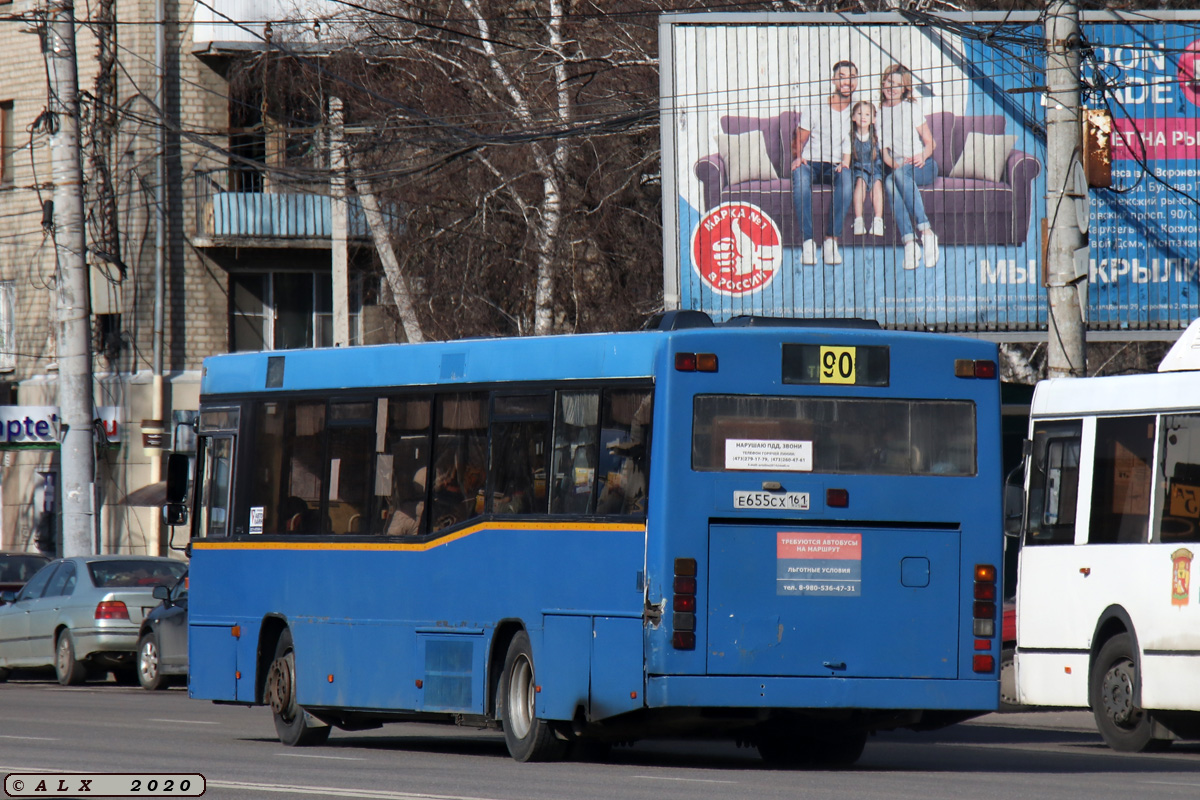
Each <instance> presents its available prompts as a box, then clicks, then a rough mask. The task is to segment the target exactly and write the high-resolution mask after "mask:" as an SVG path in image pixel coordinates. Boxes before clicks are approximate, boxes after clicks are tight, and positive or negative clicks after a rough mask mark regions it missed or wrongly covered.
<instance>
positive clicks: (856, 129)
mask: <svg viewBox="0 0 1200 800" xmlns="http://www.w3.org/2000/svg"><path fill="white" fill-rule="evenodd" d="M850 122H851V128H852V130H851V132H850V147H849V148H848V151H847V153H846V158H847V159H848V160H849V164H848V166H849V167H850V168H851V170H852V173H851V175H852V179H853V182H854V234H855V235H856V236H862V235H864V234H866V232H867V226H866V224H865V223H864V221H863V206H864V205H865V203H866V198H867V193H868V192H870V193H871V210H872V212H873V216H874V219H873V220H872V221H871V235H872V236H883V153H882V151H881V150H880V149H879V135H878V134H877V133H876V131H875V106H873V105H871V103H870V102H868V101H866V100H860V101H858V102H857V103H855V104H854V107H853V108H852V109H851V110H850Z"/></svg>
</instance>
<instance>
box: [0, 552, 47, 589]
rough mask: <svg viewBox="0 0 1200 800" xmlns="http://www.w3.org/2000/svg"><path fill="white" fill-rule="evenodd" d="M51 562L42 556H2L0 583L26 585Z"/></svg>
mask: <svg viewBox="0 0 1200 800" xmlns="http://www.w3.org/2000/svg"><path fill="white" fill-rule="evenodd" d="M49 560H50V559H48V558H43V557H42V556H0V582H3V583H25V582H26V581H27V580H29V579H30V578H32V577H33V573H35V572H37V571H38V570H39V569H41V568H42V567H44V566H46V564H47V563H49Z"/></svg>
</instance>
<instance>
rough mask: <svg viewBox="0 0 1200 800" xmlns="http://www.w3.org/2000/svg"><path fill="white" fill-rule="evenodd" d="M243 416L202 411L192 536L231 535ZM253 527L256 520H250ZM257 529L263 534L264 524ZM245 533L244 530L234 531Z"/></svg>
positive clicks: (236, 412) (232, 411)
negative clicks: (236, 454) (235, 463)
mask: <svg viewBox="0 0 1200 800" xmlns="http://www.w3.org/2000/svg"><path fill="white" fill-rule="evenodd" d="M240 418H241V415H240V411H239V409H236V408H217V409H204V410H202V411H201V412H200V431H199V433H200V436H199V439H198V440H197V450H196V475H197V478H198V489H199V493H198V494H197V496H196V511H195V514H196V517H195V522H194V526H195V527H194V528H193V536H201V537H207V536H228V535H229V534H230V533H231V531H230V527H229V523H230V518H229V517H230V513H231V510H232V508H233V506H232V501H233V481H232V478H233V457H234V442H235V439H236V435H237V430H238V423H239V421H240ZM250 524H251V526H252V527H253V525H254V521H253V520H251V521H250ZM258 524H259V528H258V530H250V531H249V532H250V533H262V527H261V525H262V523H261V521H259V523H258ZM232 532H233V533H239V534H244V533H246V532H247V531H246V530H245V529H238V530H236V531H232Z"/></svg>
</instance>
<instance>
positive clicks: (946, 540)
mask: <svg viewBox="0 0 1200 800" xmlns="http://www.w3.org/2000/svg"><path fill="white" fill-rule="evenodd" d="M664 356H665V359H666V364H665V365H664V368H663V369H662V370H661V371H660V372H659V373H658V387H657V403H658V408H657V413H656V429H655V436H656V439H657V442H656V446H655V451H656V458H655V463H654V468H653V471H652V474H651V480H652V482H653V488H654V489H655V491H654V492H653V493H652V496H653V497H654V498H655V500H656V502H655V503H653V504H652V507H651V509H650V511H649V519H648V530H649V536H648V539H647V577H648V580H647V597H646V604H647V616H648V625H647V636H646V648H647V649H646V670H647V675H646V705H647V707H648V709H649V710H651V713H653V710H655V709H658V710H660V711H661V712H662V713H661V714H660V716H662V717H663V718H664V719H672V718H674V719H677V720H678V721H679V723H680V728H681V729H693V730H694V729H697V728H706V727H707V728H714V729H720V728H722V727H725V728H726V729H727V730H729V731H732V732H733V733H734V735H737V736H744V738H746V739H747V740H748V741H750V742H753V743H757V744H758V745H759V748H760V750H763V751H764V755H767V756H768V757H770V754H771V753H776V752H778V750H772V742H773V741H777V743H779V742H783V743H784V745H785V746H786V747H791V746H793V744H794V740H795V736H796V735H797V734H798V733H799V734H802V735H804V736H808V737H809V738H810V744H813V745H814V746H815V745H816V744H817V743H819V742H820V741H822V740H824V741H838V740H839V739H838V737H847V741H850V742H853V741H856V740H857V739H858V738H859V737H861V736H863V735H864V734H865V733H866V732H868V731H872V730H879V729H885V728H896V727H913V728H923V727H937V726H940V725H944V724H949V723H951V722H955V721H958V720H961V719H965V718H968V717H970V716H974V715H977V714H979V713H982V712H987V711H991V710H994V709H995V708H996V705H997V698H998V689H999V683H998V681H999V661H1000V636H999V634H1000V631H999V623H998V616H997V608H998V604H997V599H996V592H997V587H998V586H999V585H1001V584H1000V575H999V571H1000V567H1001V561H1002V559H1001V554H1002V543H1003V535H1002V509H1001V484H1002V475H1001V453H1000V388H999V380H998V377H997V374H996V372H997V361H996V359H997V353H996V347H995V346H994V345H992V344H988V343H985V342H981V341H976V340H971V339H965V338H958V337H951V336H942V335H932V334H909V333H886V332H882V331H878V330H869V329H854V328H845V329H834V330H830V329H815V328H814V329H807V328H777V327H763V328H755V327H748V328H745V329H742V330H736V329H729V328H723V329H722V328H718V329H706V330H694V331H681V332H677V333H675V334H674V335H672V337H671V342H670V347H669V352H667V353H665V354H664ZM775 734H778V736H777V737H776V736H775ZM859 747H860V749H861V745H859ZM850 760H853V759H852V758H851V759H850Z"/></svg>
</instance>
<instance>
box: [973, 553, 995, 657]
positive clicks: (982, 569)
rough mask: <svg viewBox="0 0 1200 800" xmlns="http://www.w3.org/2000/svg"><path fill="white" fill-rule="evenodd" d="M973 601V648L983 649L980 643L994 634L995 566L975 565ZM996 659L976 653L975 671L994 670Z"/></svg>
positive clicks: (984, 642)
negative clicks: (974, 638)
mask: <svg viewBox="0 0 1200 800" xmlns="http://www.w3.org/2000/svg"><path fill="white" fill-rule="evenodd" d="M973 599H974V602H973V603H972V606H971V617H972V619H971V627H972V631H971V632H972V633H973V634H974V635H975V636H976V637H977V638H976V640H975V649H976V650H982V649H985V648H983V647H981V646H980V645H981V644H987V642H986V641H985V640H987V639H991V638H993V637H995V635H996V568H995V567H994V566H992V565H991V564H976V565H975V590H974V592H973ZM995 667H996V659H995V657H994V656H992V655H984V654H982V653H977V654H976V655H975V658H974V660H973V661H972V668H973V669H974V670H975V671H976V672H994V671H995Z"/></svg>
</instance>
